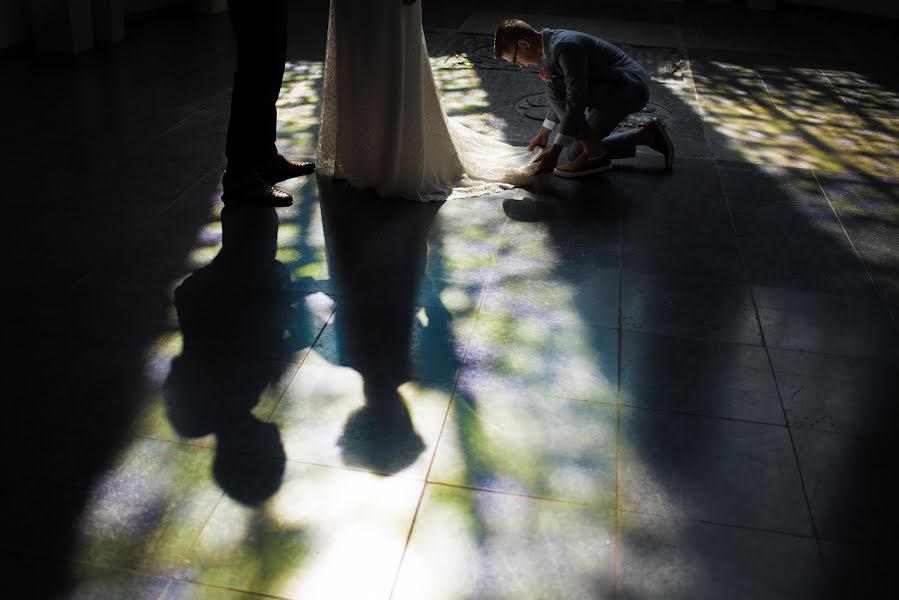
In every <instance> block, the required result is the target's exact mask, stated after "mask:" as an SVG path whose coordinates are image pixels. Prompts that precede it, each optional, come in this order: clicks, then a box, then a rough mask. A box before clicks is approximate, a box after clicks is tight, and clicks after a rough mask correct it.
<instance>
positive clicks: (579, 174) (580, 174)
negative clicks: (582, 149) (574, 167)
mask: <svg viewBox="0 0 899 600" xmlns="http://www.w3.org/2000/svg"><path fill="white" fill-rule="evenodd" d="M611 170H612V165H603V166H601V167H596V168H593V169H584V170H583V171H560V170H559V169H553V175H557V176H559V177H565V178H566V179H577V178H578V177H586V176H588V175H596V174H597V173H605V172H606V171H611Z"/></svg>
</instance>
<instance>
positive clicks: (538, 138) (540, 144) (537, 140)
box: [528, 127, 551, 152]
mask: <svg viewBox="0 0 899 600" xmlns="http://www.w3.org/2000/svg"><path fill="white" fill-rule="evenodd" d="M550 133H551V132H550V130H549V129H547V128H546V127H541V128H540V131H538V132H537V135H535V136H534V139H532V140H531V143H530V144H528V152H530V151H531V150H533V149H534V148H546V144H547V142H549V134H550Z"/></svg>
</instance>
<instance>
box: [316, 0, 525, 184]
mask: <svg viewBox="0 0 899 600" xmlns="http://www.w3.org/2000/svg"><path fill="white" fill-rule="evenodd" d="M321 107H322V108H321V127H320V130H319V139H318V153H317V157H316V161H317V163H318V171H319V172H320V173H321V174H323V175H326V176H333V177H336V178H341V179H346V180H347V181H348V182H349V183H350V184H351V185H352V186H354V187H357V188H374V189H375V191H376V192H377V193H378V194H379V195H381V196H384V197H388V196H400V197H404V198H408V199H412V200H420V201H429V200H438V201H439V200H446V199H447V198H448V197H465V196H473V195H478V194H484V193H490V192H494V191H497V190H500V189H508V188H510V187H512V186H513V185H516V186H522V185H527V184H528V183H530V182H531V181H532V179H533V173H534V171H535V169H534V168H533V167H532V166H531V162H532V161H533V159H534V158H536V156H537V155H539V152H540V151H539V149H537V150H535V151H534V152H528V151H527V148H524V147H519V146H511V145H509V144H505V143H503V142H501V141H498V140H495V139H493V138H490V137H489V136H486V135H483V134H480V133H477V132H475V131H473V130H471V129H468V128H467V127H465V126H464V125H462V124H461V123H458V122H456V121H455V120H454V119H452V118H450V117H447V115H446V112H445V111H444V110H443V106H442V105H441V103H440V97H439V96H438V93H437V86H436V84H435V83H434V76H433V73H432V72H431V65H430V61H429V59H428V52H427V47H426V46H425V40H424V32H423V29H422V25H421V3H420V2H415V0H331V7H330V15H329V22H328V45H327V52H326V58H325V69H324V84H323V93H322V99H321ZM491 182H492V183H491Z"/></svg>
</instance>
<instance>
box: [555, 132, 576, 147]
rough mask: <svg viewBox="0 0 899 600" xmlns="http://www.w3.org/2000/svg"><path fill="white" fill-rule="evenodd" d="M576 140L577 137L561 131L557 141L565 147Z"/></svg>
mask: <svg viewBox="0 0 899 600" xmlns="http://www.w3.org/2000/svg"><path fill="white" fill-rule="evenodd" d="M574 140H575V138H573V137H571V136H570V135H565V134H564V133H560V134H559V135H557V136H556V141H555V143H556V144H558V145H559V146H562V147H563V148H564V147H565V146H567V145H568V144H570V143H571V142H573V141H574Z"/></svg>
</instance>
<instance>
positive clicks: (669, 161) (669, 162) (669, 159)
mask: <svg viewBox="0 0 899 600" xmlns="http://www.w3.org/2000/svg"><path fill="white" fill-rule="evenodd" d="M652 122H653V123H654V124H655V126H656V129H657V130H658V131H659V133H661V134H662V141H663V142H665V148H667V149H668V153H667V154H666V155H665V168H666V169H670V168H672V167H674V144H673V143H672V141H671V138H670V137H668V132H667V131H666V130H665V126H664V125H662V120H661V119H660V118H658V117H653V118H652Z"/></svg>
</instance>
